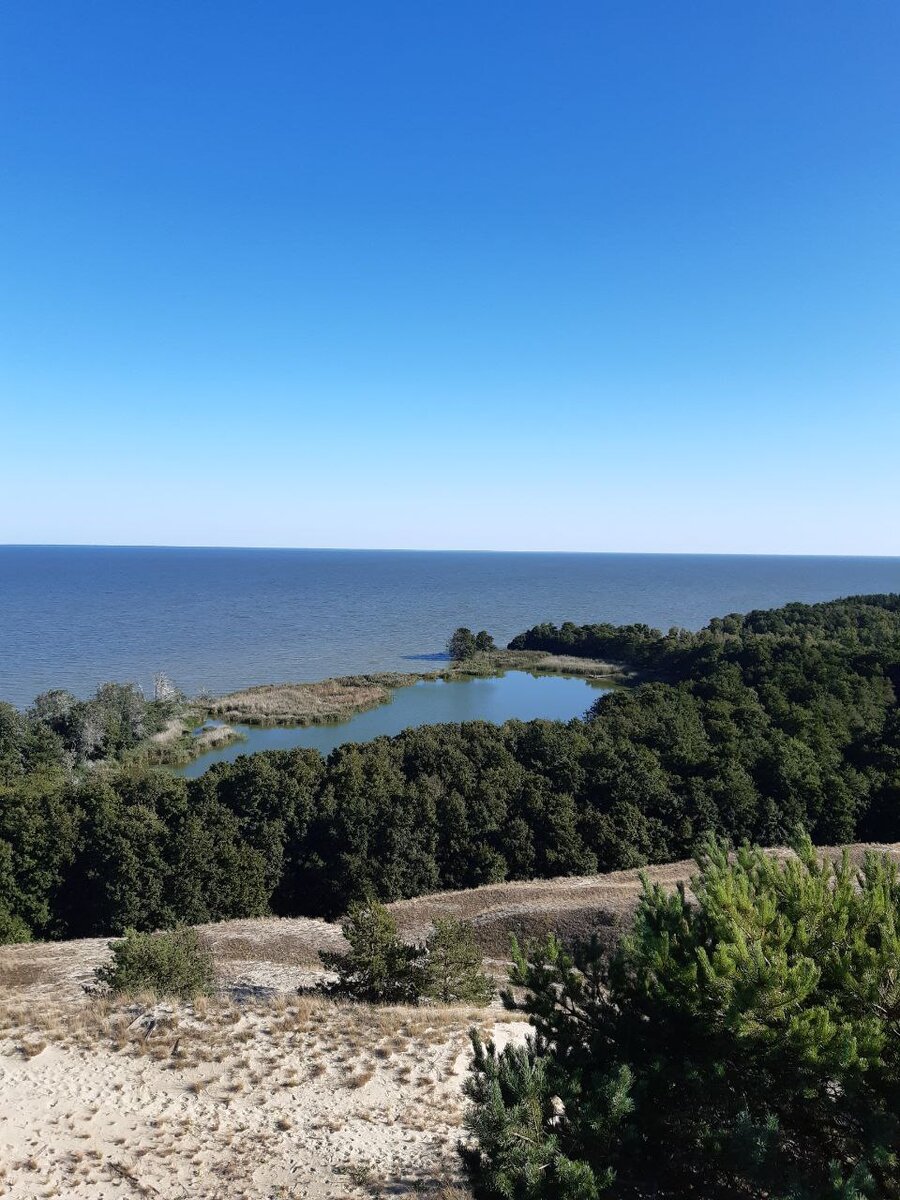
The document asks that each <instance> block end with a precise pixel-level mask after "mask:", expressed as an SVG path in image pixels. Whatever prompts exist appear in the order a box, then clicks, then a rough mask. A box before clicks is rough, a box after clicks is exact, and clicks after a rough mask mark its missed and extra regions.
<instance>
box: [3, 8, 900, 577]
mask: <svg viewBox="0 0 900 1200" xmlns="http://www.w3.org/2000/svg"><path fill="white" fill-rule="evenodd" d="M898 64H900V5H898V3H897V0H883V2H880V3H879V2H872V0H843V2H840V0H832V2H823V0H815V2H812V0H811V2H808V3H804V2H800V0H754V2H753V3H737V2H736V0H734V2H732V0H698V2H691V0H684V2H683V3H673V2H672V0H656V2H653V3H650V2H641V0H617V2H615V3H610V2H605V0H592V2H590V3H579V2H567V3H563V4H560V3H550V2H549V0H548V2H546V3H530V2H528V0H516V2H515V3H491V2H490V0H488V2H485V0H480V2H479V3H470V2H461V0H454V2H453V3H447V4H437V3H427V2H424V0H408V2H406V3H392V2H390V0H381V2H379V3H375V4H373V3H363V2H361V0H358V2H352V0H350V2H346V3H340V2H336V0H322V2H316V3H304V2H301V0H285V2H282V0H265V2H264V3H260V2H252V0H242V2H240V3H237V2H234V0H192V2H189V3H185V2H184V0H177V2H175V0H153V3H146V4H141V3H123V2H122V0H90V3H82V4H79V3H75V2H74V0H65V2H63V0H5V2H4V4H3V5H2V8H0V175H2V185H0V405H2V409H3V419H2V426H0V428H2V434H0V498H2V507H0V542H98V543H142V544H144V543H152V544H186V545H200V544H214V545H270V546H279V545H283V546H360V547H363V546H365V547H377V546H391V547H407V546H408V547H434V548H445V547H454V548H473V549H482V548H503V549H561V550H563V549H574V550H659V551H680V550H684V551H735V552H739V551H748V552H757V551H758V552H788V553H789V552H809V553H849V554H855V553H858V554H866V553H871V554H897V553H900V470H898V463H900V68H898Z"/></svg>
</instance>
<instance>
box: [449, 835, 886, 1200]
mask: <svg viewBox="0 0 900 1200" xmlns="http://www.w3.org/2000/svg"><path fill="white" fill-rule="evenodd" d="M700 867H701V869H700V873H699V875H698V877H697V878H696V879H695V880H694V881H693V882H692V885H691V891H692V893H693V895H691V894H690V893H689V892H688V891H687V889H685V888H684V887H681V888H680V889H679V890H678V891H677V892H676V893H674V894H667V893H666V892H664V891H663V889H662V888H660V887H659V886H658V885H656V886H650V885H649V884H648V883H647V882H646V881H645V884H644V892H643V896H642V899H641V903H640V907H639V911H638V913H637V917H636V920H635V924H634V927H633V930H632V932H631V933H630V935H629V936H628V937H626V938H625V939H624V940H623V942H622V943H621V944H620V945H619V946H618V947H617V948H616V949H615V950H613V951H612V952H611V953H610V952H606V951H604V950H603V948H602V947H601V945H600V944H599V943H598V942H597V941H593V942H591V943H588V944H582V945H577V946H575V947H573V948H572V949H567V948H565V947H564V946H562V945H561V944H560V943H559V942H558V941H557V940H556V939H554V938H552V937H551V938H550V939H548V940H547V942H546V943H545V944H544V945H543V946H538V947H533V948H531V949H530V951H529V953H528V954H524V953H522V951H521V950H519V948H518V947H515V948H514V966H513V971H512V976H511V979H512V982H513V984H515V985H516V986H517V987H519V988H524V989H526V994H525V998H524V1000H522V1001H520V1002H517V1001H516V1000H515V999H514V998H513V997H512V995H506V996H505V997H504V999H505V1002H506V1003H507V1004H508V1006H509V1007H512V1008H519V1009H521V1010H522V1011H524V1012H526V1013H527V1014H528V1016H529V1019H530V1020H531V1023H532V1025H533V1026H534V1035H533V1038H532V1040H531V1041H530V1043H529V1045H528V1046H527V1047H526V1048H525V1049H524V1050H522V1049H519V1050H512V1049H507V1050H505V1051H504V1052H503V1054H501V1055H497V1054H495V1053H494V1052H493V1050H492V1049H491V1048H490V1047H488V1048H487V1049H485V1048H483V1047H482V1046H481V1045H480V1043H478V1042H476V1044H475V1060H474V1064H473V1075H472V1078H471V1079H470V1082H469V1085H468V1091H469V1095H470V1096H471V1097H472V1099H473V1100H474V1102H475V1103H474V1106H473V1109H472V1111H471V1113H470V1116H469V1119H468V1125H469V1129H470V1132H471V1133H472V1135H473V1138H474V1145H473V1146H470V1147H469V1149H468V1150H467V1151H466V1152H465V1161H466V1165H467V1168H468V1171H469V1174H470V1177H471V1179H472V1182H473V1184H474V1185H475V1191H476V1195H477V1196H478V1197H479V1198H480V1200H501V1198H502V1200H550V1198H551V1197H554V1198H555V1197H565V1198H566V1200H569V1198H571V1200H575V1198H576V1197H577V1198H578V1200H589V1198H590V1200H593V1198H594V1197H595V1196H596V1197H610V1198H612V1197H615V1198H617V1200H619V1198H621V1200H625V1198H626V1197H627V1198H628V1200H632V1198H635V1197H639V1196H645V1195H650V1194H652V1195H654V1196H657V1197H660V1198H667V1200H676V1198H677V1200H681V1198H682V1197H686V1196H698V1197H701V1196H702V1197H703V1198H704V1200H732V1198H733V1197H735V1196H746V1197H754V1198H758V1200H762V1198H763V1197H766V1198H767V1200H863V1198H869V1197H871V1198H872V1200H874V1198H875V1197H878V1198H879V1200H882V1198H883V1200H887V1198H890V1197H894V1198H896V1197H898V1196H900V1163H898V1155H900V882H898V876H897V870H896V867H895V866H894V865H893V864H892V863H891V862H890V861H889V860H888V859H887V858H886V857H884V856H878V855H874V854H870V855H869V856H868V857H867V858H866V860H865V863H864V865H863V866H862V868H861V869H856V868H854V866H853V865H852V863H851V862H850V859H849V857H848V856H846V855H845V856H844V858H843V859H842V860H841V861H840V862H839V863H834V862H832V861H829V860H828V859H825V860H824V861H820V860H819V859H817V857H816V856H815V854H814V852H813V850H812V847H811V846H810V845H809V843H805V844H804V845H802V846H801V847H800V848H799V851H798V855H797V857H796V858H793V859H790V860H788V861H783V860H780V859H778V858H776V857H775V856H772V855H767V854H765V853H763V852H762V851H759V850H743V851H741V852H739V853H738V854H737V855H736V856H735V857H734V858H733V859H729V857H728V855H726V853H725V852H724V850H723V849H722V848H721V847H720V846H717V845H714V844H710V845H708V846H707V847H706V849H705V851H704V852H703V854H702V855H701V859H700ZM592 1188H593V1190H591V1189H592ZM567 1189H568V1190H567Z"/></svg>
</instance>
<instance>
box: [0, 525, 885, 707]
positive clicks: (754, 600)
mask: <svg viewBox="0 0 900 1200" xmlns="http://www.w3.org/2000/svg"><path fill="white" fill-rule="evenodd" d="M898 590H900V559H897V558H892V559H887V558H870V559H865V558H782V557H778V558H766V557H743V556H707V555H643V554H475V553H426V552H399V551H398V552H395V551H347V550H213V549H202V550H195V549H151V548H146V549H145V548H133V547H127V548H105V547H99V548H98V547H46V546H39V547H38V546H35V547H30V546H10V547H0V699H4V700H10V701H12V702H13V703H14V704H18V705H26V704H28V703H29V702H30V701H31V700H32V698H33V697H34V696H35V695H36V694H37V693H38V692H41V691H45V690H46V689H47V688H51V687H65V688H69V689H70V690H72V691H73V692H76V693H77V694H79V695H85V694H87V693H89V692H91V691H93V689H94V688H95V687H96V686H97V684H98V683H99V682H101V681H103V680H107V679H117V680H134V681H136V682H139V683H141V684H142V685H144V686H146V687H149V685H150V682H151V679H152V676H153V673H154V672H155V671H158V670H163V671H166V672H167V673H168V674H169V675H170V676H171V677H172V678H173V679H174V680H175V681H176V682H177V683H178V684H179V685H180V686H181V687H182V688H184V689H185V690H186V691H188V692H194V691H197V690H199V689H200V688H203V687H205V688H208V689H209V690H210V691H212V692H222V691H227V690H230V689H234V688H238V687H243V686H246V685H248V684H252V683H264V682H271V681H276V680H308V679H321V678H324V677H327V676H329V675H341V674H352V673H354V672H363V671H378V670H387V669H406V670H422V669H423V663H424V667H425V669H427V659H428V656H432V655H436V654H439V653H440V652H441V650H442V648H443V645H444V642H445V640H446V637H447V634H448V633H449V632H450V631H451V630H452V629H453V628H454V627H455V626H457V625H470V626H472V627H474V628H476V629H479V628H482V627H484V628H487V629H489V630H490V631H491V632H492V633H493V634H494V636H495V637H496V638H497V641H498V642H506V641H507V640H508V639H509V638H510V637H511V636H512V635H513V634H515V633H518V632H519V631H520V630H522V629H524V628H526V627H527V626H529V625H533V624H534V623H536V622H538V621H544V620H549V621H557V622H558V621H563V620H567V619H569V620H573V621H577V622H584V621H614V622H624V621H646V622H648V623H649V624H651V625H656V626H659V627H661V628H668V627H669V626H670V625H683V626H686V627H688V628H691V629H696V628H698V627H699V626H701V625H703V624H704V623H705V622H706V621H707V620H708V619H709V618H710V617H712V616H716V615H719V614H722V613H727V612H735V611H742V610H745V609H748V608H761V607H768V606H771V605H775V604H782V603H784V602H786V601H788V600H806V601H814V600H825V599H830V598H832V597H835V596H845V595H849V594H852V593H856V592H884V591H898Z"/></svg>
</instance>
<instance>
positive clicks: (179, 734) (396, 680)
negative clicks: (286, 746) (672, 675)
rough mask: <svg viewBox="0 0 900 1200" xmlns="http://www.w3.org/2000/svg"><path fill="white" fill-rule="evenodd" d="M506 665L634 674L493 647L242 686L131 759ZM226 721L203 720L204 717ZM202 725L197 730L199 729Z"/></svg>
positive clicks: (175, 762) (161, 758) (316, 720)
mask: <svg viewBox="0 0 900 1200" xmlns="http://www.w3.org/2000/svg"><path fill="white" fill-rule="evenodd" d="M507 671H524V672H527V673H529V674H532V675H555V676H559V677H563V678H565V677H569V678H582V679H594V680H598V681H599V680H603V681H607V682H609V683H610V685H613V686H614V685H615V684H617V683H618V684H620V685H626V684H629V683H633V682H635V681H636V680H637V678H638V675H637V673H636V672H635V671H633V670H630V669H629V668H627V667H626V666H624V665H622V664H620V663H609V662H603V661H601V660H599V659H591V658H579V657H575V656H569V655H560V654H553V653H551V652H550V651H546V650H495V651H488V652H482V653H479V654H476V655H474V656H473V657H472V658H469V659H465V660H463V661H461V662H455V663H452V662H448V663H447V666H446V667H445V668H442V669H440V670H432V671H409V672H407V671H381V672H372V673H368V674H360V675H341V676H335V677H333V678H329V679H321V680H315V681H310V682H300V683H264V684H254V685H252V686H250V687H246V688H240V689H238V690H237V691H234V692H228V693H226V694H224V695H222V696H214V697H208V698H207V697H204V698H203V699H199V698H195V699H192V700H189V701H187V702H186V704H185V707H184V709H183V711H182V712H181V713H180V714H179V715H178V716H176V717H173V719H172V720H171V721H170V722H169V725H168V726H167V727H166V729H165V730H163V731H161V733H157V734H155V735H154V736H153V738H151V739H150V740H149V741H148V742H146V743H144V744H143V745H142V746H140V747H136V748H135V750H134V751H133V752H132V754H131V756H130V759H131V761H132V762H133V763H145V764H146V765H149V766H161V767H184V766H187V765H188V764H189V763H191V762H193V761H195V760H196V759H198V758H201V757H202V756H203V755H204V754H207V753H209V752H210V751H211V750H218V749H221V748H224V747H225V746H228V745H232V744H234V743H235V742H240V741H245V740H246V735H244V734H243V733H240V732H239V731H237V730H235V729H234V728H232V726H233V725H246V726H251V727H256V728H304V727H309V726H314V725H341V724H343V723H344V722H345V721H349V720H350V719H351V718H352V717H355V716H357V715H358V714H359V713H363V712H367V711H369V710H371V709H375V708H380V707H381V706H382V705H384V704H388V703H390V701H391V698H392V693H393V692H394V691H396V690H397V689H399V688H406V687H412V686H414V685H415V684H417V683H431V682H436V681H438V680H443V681H444V682H447V683H451V682H460V683H463V682H465V681H466V680H470V679H486V678H499V677H501V676H503V675H505V674H506V673H507ZM210 720H213V721H221V722H223V724H221V725H216V726H211V727H207V728H205V729H204V728H203V726H204V725H205V723H206V722H208V721H210ZM198 731H199V732H198Z"/></svg>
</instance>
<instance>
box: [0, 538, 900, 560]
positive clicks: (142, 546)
mask: <svg viewBox="0 0 900 1200" xmlns="http://www.w3.org/2000/svg"><path fill="white" fill-rule="evenodd" d="M0 550H236V551H253V550H258V551H284V552H286V553H309V552H317V553H326V554H497V555H501V554H522V555H524V554H541V555H550V554H556V555H564V554H565V555H581V556H593V557H609V558H614V557H632V558H642V557H645V558H646V557H654V558H858V559H886V560H889V561H891V560H894V559H897V560H900V554H848V553H839V552H836V553H824V552H821V551H819V552H810V551H799V552H795V551H790V550H774V551H772V550H508V549H500V548H488V549H469V548H466V547H428V546H235V545H232V546H222V545H188V544H175V543H169V542H135V543H128V542H0Z"/></svg>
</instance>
